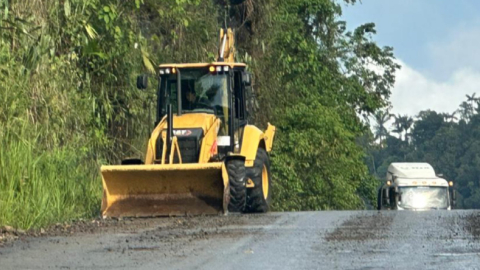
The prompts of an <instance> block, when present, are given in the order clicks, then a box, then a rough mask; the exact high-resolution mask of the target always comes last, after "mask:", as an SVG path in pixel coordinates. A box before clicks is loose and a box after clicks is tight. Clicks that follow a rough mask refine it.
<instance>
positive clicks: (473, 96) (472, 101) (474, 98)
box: [465, 93, 480, 108]
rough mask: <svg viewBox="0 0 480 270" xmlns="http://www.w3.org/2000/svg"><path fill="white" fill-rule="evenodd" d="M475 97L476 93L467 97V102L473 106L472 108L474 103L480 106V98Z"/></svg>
mask: <svg viewBox="0 0 480 270" xmlns="http://www.w3.org/2000/svg"><path fill="white" fill-rule="evenodd" d="M475 95H476V93H473V94H472V95H471V96H469V95H468V94H467V95H465V96H466V97H467V101H468V102H470V104H471V105H472V108H473V105H474V103H477V105H478V101H479V100H480V99H479V98H476V97H475Z"/></svg>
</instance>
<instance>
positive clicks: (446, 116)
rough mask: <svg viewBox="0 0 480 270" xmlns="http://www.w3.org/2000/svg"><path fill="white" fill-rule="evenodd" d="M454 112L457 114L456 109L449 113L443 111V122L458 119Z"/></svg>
mask: <svg viewBox="0 0 480 270" xmlns="http://www.w3.org/2000/svg"><path fill="white" fill-rule="evenodd" d="M456 114H457V111H454V112H453V113H451V114H448V113H443V114H442V115H443V119H444V120H445V122H453V121H454V120H458V117H456V116H455V115H456Z"/></svg>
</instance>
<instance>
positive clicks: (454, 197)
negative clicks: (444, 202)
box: [452, 189, 457, 207]
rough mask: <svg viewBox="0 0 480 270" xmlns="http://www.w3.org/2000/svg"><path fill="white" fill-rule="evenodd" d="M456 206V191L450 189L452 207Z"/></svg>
mask: <svg viewBox="0 0 480 270" xmlns="http://www.w3.org/2000/svg"><path fill="white" fill-rule="evenodd" d="M455 206H457V191H456V190H455V189H454V190H452V207H455Z"/></svg>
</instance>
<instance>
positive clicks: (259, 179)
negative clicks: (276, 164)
mask: <svg viewBox="0 0 480 270" xmlns="http://www.w3.org/2000/svg"><path fill="white" fill-rule="evenodd" d="M246 174H247V179H251V180H252V182H253V184H254V185H255V186H254V187H253V188H250V189H247V206H246V212H250V213H265V212H268V210H269V208H270V202H271V198H272V180H271V174H270V158H269V157H268V154H267V151H265V149H263V148H260V147H259V148H258V150H257V155H256V157H255V162H254V165H253V167H250V168H247V173H246Z"/></svg>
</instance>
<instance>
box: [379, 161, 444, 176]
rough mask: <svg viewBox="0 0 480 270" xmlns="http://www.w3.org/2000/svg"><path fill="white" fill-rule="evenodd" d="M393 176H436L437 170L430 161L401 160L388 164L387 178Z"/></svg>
mask: <svg viewBox="0 0 480 270" xmlns="http://www.w3.org/2000/svg"><path fill="white" fill-rule="evenodd" d="M392 176H396V177H399V178H436V177H437V175H436V174H435V170H434V169H433V167H432V166H431V165H430V164H428V163H416V162H403V163H401V162H399V163H392V164H390V166H388V172H387V180H392Z"/></svg>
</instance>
